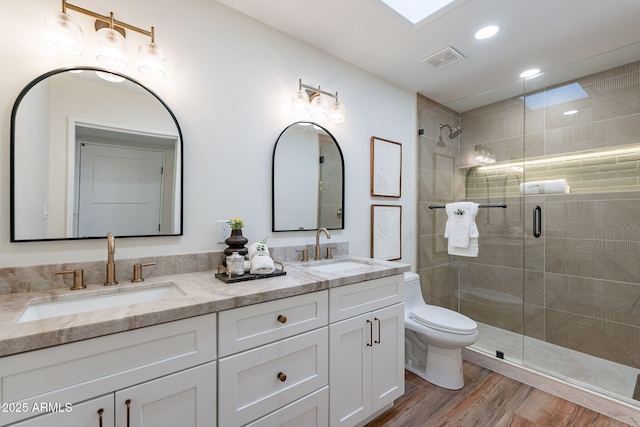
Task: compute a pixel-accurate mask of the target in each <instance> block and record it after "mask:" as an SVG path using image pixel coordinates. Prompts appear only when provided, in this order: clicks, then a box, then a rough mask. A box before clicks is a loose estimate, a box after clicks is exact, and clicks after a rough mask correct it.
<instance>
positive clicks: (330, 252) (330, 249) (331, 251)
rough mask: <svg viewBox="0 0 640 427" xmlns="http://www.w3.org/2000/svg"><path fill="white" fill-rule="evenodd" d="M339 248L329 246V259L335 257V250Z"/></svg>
mask: <svg viewBox="0 0 640 427" xmlns="http://www.w3.org/2000/svg"><path fill="white" fill-rule="evenodd" d="M334 249H338V247H337V246H327V259H331V258H333V250H334Z"/></svg>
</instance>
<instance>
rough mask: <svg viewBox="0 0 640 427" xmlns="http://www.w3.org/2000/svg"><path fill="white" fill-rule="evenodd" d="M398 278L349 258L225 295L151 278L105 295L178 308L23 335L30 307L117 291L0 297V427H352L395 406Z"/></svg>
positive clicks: (35, 328)
mask: <svg viewBox="0 0 640 427" xmlns="http://www.w3.org/2000/svg"><path fill="white" fill-rule="evenodd" d="M340 264H341V265H342V267H341V265H340ZM323 266H325V267H324V268H322V267H323ZM317 267H320V268H319V269H317ZM408 270H409V266H408V265H406V264H399V263H393V262H386V261H378V260H372V259H368V258H355V257H350V258H348V259H340V258H336V259H334V260H330V261H315V262H308V263H302V262H300V263H289V264H287V275H286V276H280V277H274V278H269V279H263V280H256V281H251V282H242V283H237V284H233V285H227V284H224V283H222V282H220V281H219V280H217V279H215V278H214V276H213V272H202V273H189V274H181V275H175V276H166V277H157V278H152V279H148V281H146V282H144V284H142V285H133V284H124V285H123V284H121V285H119V286H118V287H117V289H116V290H115V292H116V293H118V292H120V293H121V292H123V291H127V290H128V289H127V288H132V287H135V289H144V288H151V289H152V288H154V287H158V286H165V285H166V283H168V282H170V283H172V284H174V285H175V286H177V287H178V288H179V289H180V290H181V291H182V293H183V294H180V295H178V296H175V295H173V296H171V297H168V298H167V299H161V300H158V301H151V302H145V303H139V304H135V305H128V306H122V307H113V308H111V309H104V310H96V311H92V312H89V313H78V314H72V315H64V316H57V317H51V318H47V319H42V320H35V321H24V322H22V323H16V322H15V320H17V319H19V318H20V316H21V314H22V312H23V311H24V310H25V307H26V306H27V305H28V304H29V301H32V304H33V303H34V302H33V301H34V298H35V301H36V302H37V299H38V298H46V299H49V300H52V301H57V300H61V299H62V300H64V299H65V298H71V299H73V298H77V297H76V295H79V294H78V292H88V293H89V294H88V295H97V298H100V295H103V294H104V293H105V292H114V291H112V290H111V289H105V287H103V286H101V285H90V286H89V287H88V288H87V290H83V291H74V292H71V291H68V290H60V289H56V290H53V291H48V292H38V293H35V292H34V293H23V294H12V295H6V296H2V297H0V313H1V314H0V324H1V325H2V328H0V355H2V358H0V389H1V390H2V393H1V396H2V397H1V398H2V402H1V404H2V412H0V425H1V426H7V425H19V426H30V427H31V426H51V425H70V426H75V425H96V426H99V425H102V426H142V425H154V426H165V425H166V426H174V425H181V426H214V425H220V426H225V427H226V426H239V425H251V426H275V425H282V424H284V423H287V422H290V424H289V425H300V426H305V427H307V426H314V425H323V426H327V425H332V426H333V425H336V426H338V425H340V426H342V425H357V424H359V423H361V422H363V421H364V420H367V419H370V418H371V417H374V416H377V415H378V414H379V413H381V412H382V411H384V410H385V409H386V408H387V407H390V406H391V405H392V404H393V401H394V400H395V399H396V398H397V397H399V396H400V395H402V393H403V392H404V374H403V365H404V360H403V353H404V344H403V342H404V332H403V331H404V317H403V316H404V310H403V286H404V280H403V275H402V273H403V272H404V271H408ZM111 288H114V287H111Z"/></svg>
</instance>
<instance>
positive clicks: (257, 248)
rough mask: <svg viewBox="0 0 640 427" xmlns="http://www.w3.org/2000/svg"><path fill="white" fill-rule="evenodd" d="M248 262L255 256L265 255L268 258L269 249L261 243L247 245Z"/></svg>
mask: <svg viewBox="0 0 640 427" xmlns="http://www.w3.org/2000/svg"><path fill="white" fill-rule="evenodd" d="M248 250H249V260H252V259H253V257H254V256H256V255H267V256H269V248H268V247H267V245H265V244H264V243H262V242H259V243H252V244H250V245H249V248H248Z"/></svg>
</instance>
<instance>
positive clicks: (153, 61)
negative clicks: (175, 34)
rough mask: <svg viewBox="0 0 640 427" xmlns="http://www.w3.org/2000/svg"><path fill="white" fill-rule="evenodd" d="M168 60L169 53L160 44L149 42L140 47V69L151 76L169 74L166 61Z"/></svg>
mask: <svg viewBox="0 0 640 427" xmlns="http://www.w3.org/2000/svg"><path fill="white" fill-rule="evenodd" d="M166 61H167V55H166V54H165V53H164V49H162V47H160V45H159V44H157V43H154V42H147V43H143V44H141V45H140V47H139V48H138V70H139V71H140V72H141V73H142V74H145V75H147V76H150V77H164V76H166V75H167V69H166V67H165V66H164V63H165V62H166Z"/></svg>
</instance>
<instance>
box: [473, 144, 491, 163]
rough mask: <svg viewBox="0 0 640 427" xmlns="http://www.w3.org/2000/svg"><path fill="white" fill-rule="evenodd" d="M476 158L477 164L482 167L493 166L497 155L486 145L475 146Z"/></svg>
mask: <svg viewBox="0 0 640 427" xmlns="http://www.w3.org/2000/svg"><path fill="white" fill-rule="evenodd" d="M474 156H475V159H476V162H478V163H479V164H481V165H491V164H493V163H495V162H496V155H495V154H493V153H492V152H491V149H490V148H488V147H485V146H484V145H476V146H475V150H474Z"/></svg>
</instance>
